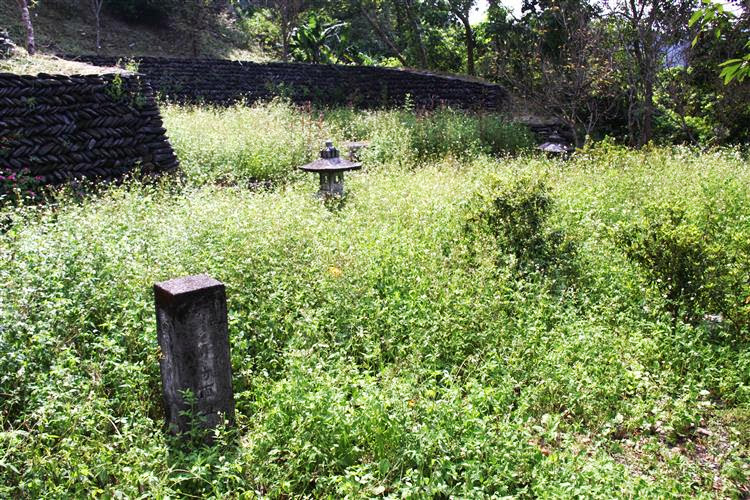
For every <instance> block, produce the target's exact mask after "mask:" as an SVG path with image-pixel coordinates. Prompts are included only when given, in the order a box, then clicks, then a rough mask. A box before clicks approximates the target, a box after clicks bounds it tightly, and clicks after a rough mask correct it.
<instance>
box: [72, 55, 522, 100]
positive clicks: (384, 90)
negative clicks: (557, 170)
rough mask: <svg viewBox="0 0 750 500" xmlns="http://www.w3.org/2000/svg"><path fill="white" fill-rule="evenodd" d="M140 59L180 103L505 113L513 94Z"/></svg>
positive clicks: (484, 86)
mask: <svg viewBox="0 0 750 500" xmlns="http://www.w3.org/2000/svg"><path fill="white" fill-rule="evenodd" d="M71 58H73V57H71ZM74 59H76V60H79V61H83V62H87V63H90V64H94V65H98V66H114V65H116V64H117V63H118V58H116V57H100V56H77V57H74ZM135 61H136V62H137V63H138V72H139V73H141V74H143V75H145V76H146V78H147V79H148V81H149V82H150V83H151V85H152V87H153V88H154V90H155V91H156V92H159V93H160V94H162V95H164V96H166V97H169V98H170V99H172V100H175V101H179V102H207V103H211V104H229V103H233V102H236V101H238V100H240V99H245V100H246V101H249V102H253V101H257V100H265V99H270V98H272V97H274V96H285V97H288V98H290V99H292V100H293V101H295V102H298V103H301V102H307V101H311V102H317V103H322V104H329V105H353V106H356V107H364V108H373V107H381V106H394V105H396V106H400V105H403V104H404V103H405V102H406V100H407V95H409V96H410V97H409V98H410V99H411V100H412V102H413V104H414V105H415V106H417V107H420V108H434V107H438V106H443V105H445V106H451V107H456V108H462V109H484V110H492V111H501V110H503V109H504V108H505V105H506V103H507V100H508V93H507V92H506V91H505V89H504V88H503V87H501V86H499V85H494V84H490V83H484V82H480V81H473V80H466V79H463V78H458V77H449V76H441V75H433V74H427V73H421V72H415V71H407V70H398V69H389V68H378V67H374V66H337V65H316V64H299V63H263V64H260V63H252V62H241V61H227V60H222V59H170V58H155V57H140V58H135Z"/></svg>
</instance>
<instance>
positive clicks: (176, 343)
mask: <svg viewBox="0 0 750 500" xmlns="http://www.w3.org/2000/svg"><path fill="white" fill-rule="evenodd" d="M154 295H155V298H156V331H157V335H158V337H159V347H160V348H161V358H160V360H159V365H160V368H161V380H162V391H163V395H164V407H165V410H166V418H167V423H168V424H169V427H170V429H171V430H172V431H185V430H187V429H188V428H189V425H190V422H189V419H188V417H186V416H184V415H181V414H180V413H181V412H183V411H185V410H190V409H191V407H190V406H189V405H188V403H187V402H186V401H185V398H184V397H183V394H184V392H185V391H188V390H189V391H190V392H192V394H193V395H194V396H195V405H194V407H193V408H192V410H193V411H194V412H195V413H197V414H198V415H200V416H201V418H202V420H203V425H204V426H205V427H209V428H210V427H214V426H216V425H217V424H219V423H220V422H221V421H222V419H223V418H224V417H226V418H228V419H229V421H230V422H234V394H233V393H232V366H231V362H230V357H229V333H228V324H227V299H226V291H225V289H224V284H223V283H221V282H219V281H217V280H215V279H213V278H211V277H210V276H207V275H205V274H201V275H197V276H187V277H184V278H177V279H173V280H169V281H163V282H161V283H156V284H155V285H154Z"/></svg>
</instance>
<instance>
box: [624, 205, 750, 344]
mask: <svg viewBox="0 0 750 500" xmlns="http://www.w3.org/2000/svg"><path fill="white" fill-rule="evenodd" d="M697 208H698V209H697V213H696V210H693V211H692V212H693V213H690V211H688V209H687V207H686V206H685V203H684V202H680V201H676V200H669V201H667V202H661V203H659V202H657V203H654V204H652V205H648V206H647V207H646V209H645V211H644V217H643V220H636V221H633V222H632V223H631V224H628V225H627V226H625V227H623V228H621V231H620V234H619V241H620V242H621V243H622V245H623V246H624V250H625V253H626V254H627V256H628V257H629V258H630V259H631V260H633V261H634V262H635V263H637V264H638V265H639V266H640V267H641V268H642V269H643V270H644V272H645V273H646V276H647V277H648V279H649V281H650V282H651V283H653V284H654V285H655V286H656V287H657V288H658V289H659V290H660V291H661V293H662V294H663V296H664V299H665V300H666V304H667V307H668V309H669V311H670V313H671V314H672V315H673V317H674V318H676V319H677V318H679V319H682V320H684V321H687V322H691V323H697V322H699V321H702V320H704V318H706V317H714V318H719V317H723V318H725V319H726V320H728V321H729V322H730V324H732V325H733V327H734V328H735V329H736V331H741V330H743V329H746V328H747V326H748V321H749V320H750V315H748V313H750V308H749V307H748V302H750V301H749V300H748V297H750V264H749V263H748V262H747V260H746V258H745V256H746V255H747V249H748V248H750V247H748V246H747V245H742V246H741V247H740V248H736V247H734V248H733V245H732V242H731V241H727V240H726V236H727V235H725V234H723V233H724V232H725V231H726V227H725V226H724V224H725V223H726V222H727V221H726V220H725V219H724V218H723V217H722V215H723V214H722V213H720V212H718V213H717V212H715V211H714V209H715V208H716V207H715V205H714V206H710V207H705V208H704V207H697ZM740 234H745V235H747V233H746V232H743V233H740ZM735 236H736V235H735ZM737 242H738V241H737V240H735V244H736V243H737ZM743 247H744V248H743ZM738 250H739V252H737V251H738Z"/></svg>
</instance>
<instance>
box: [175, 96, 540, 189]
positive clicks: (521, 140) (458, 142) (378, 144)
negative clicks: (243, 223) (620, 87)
mask: <svg viewBox="0 0 750 500" xmlns="http://www.w3.org/2000/svg"><path fill="white" fill-rule="evenodd" d="M162 113H163V114H164V121H165V123H166V126H167V128H168V130H169V138H170V140H171V142H172V144H173V146H174V148H175V151H176V153H177V156H178V158H179V159H180V162H181V164H182V168H183V170H184V171H185V173H186V174H187V176H188V178H189V179H190V181H191V182H192V183H195V184H205V183H220V184H246V183H248V182H251V183H252V182H258V181H276V182H278V181H288V180H291V179H295V178H298V177H300V174H299V172H297V171H296V167H298V166H300V165H302V164H304V163H307V162H309V161H312V160H314V159H316V158H317V157H318V154H319V151H320V149H321V147H322V146H323V143H324V141H325V140H326V139H333V140H334V142H335V143H336V145H337V146H338V147H339V149H340V150H341V151H342V154H343V155H346V154H347V151H346V148H345V147H344V143H345V142H347V141H357V142H358V141H367V142H368V143H369V146H368V147H367V148H365V149H364V150H362V152H361V155H360V156H361V158H360V159H361V160H362V161H363V162H364V164H365V168H367V169H377V168H381V167H384V166H387V167H388V168H392V167H393V166H394V165H400V166H402V167H403V168H413V167H414V166H417V165H420V164H424V163H428V162H431V161H435V160H437V159H441V158H443V157H445V156H446V155H453V156H456V157H465V158H473V157H475V156H476V155H478V154H482V153H484V154H494V155H506V154H512V153H518V152H521V151H524V150H527V149H529V148H531V147H532V146H533V145H534V138H533V136H532V135H531V133H530V132H529V131H528V130H527V129H526V128H525V127H523V126H521V125H518V124H515V123H512V122H508V121H507V120H505V119H504V118H503V117H501V116H499V115H494V114H488V115H477V114H471V113H466V112H462V111H453V110H449V109H446V110H437V111H433V112H421V113H415V112H413V111H411V110H409V109H402V110H379V111H356V110H353V109H346V108H337V109H321V110H317V109H314V108H310V107H295V106H293V105H291V104H288V103H286V102H284V101H282V100H277V101H274V102H271V103H262V104H255V105H252V106H245V105H242V104H240V105H236V106H234V107H229V108H220V107H205V106H204V107H196V106H179V105H167V106H164V107H163V108H162Z"/></svg>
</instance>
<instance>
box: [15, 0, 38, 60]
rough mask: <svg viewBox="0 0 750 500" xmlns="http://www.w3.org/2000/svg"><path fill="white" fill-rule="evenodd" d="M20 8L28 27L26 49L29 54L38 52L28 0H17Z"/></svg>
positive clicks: (25, 24) (22, 17) (24, 22)
mask: <svg viewBox="0 0 750 500" xmlns="http://www.w3.org/2000/svg"><path fill="white" fill-rule="evenodd" d="M16 3H18V8H19V9H21V19H22V20H23V24H24V26H25V27H26V50H27V51H28V52H29V54H31V55H34V54H35V53H36V42H35V41H34V26H32V24H31V15H30V14H29V3H28V2H27V1H26V0H16Z"/></svg>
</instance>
